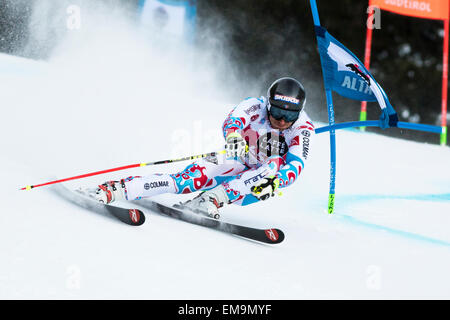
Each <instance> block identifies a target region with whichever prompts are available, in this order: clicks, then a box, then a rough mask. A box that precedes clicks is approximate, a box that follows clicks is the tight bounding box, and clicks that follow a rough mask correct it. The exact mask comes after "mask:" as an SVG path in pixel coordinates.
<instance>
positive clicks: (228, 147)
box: [225, 132, 248, 159]
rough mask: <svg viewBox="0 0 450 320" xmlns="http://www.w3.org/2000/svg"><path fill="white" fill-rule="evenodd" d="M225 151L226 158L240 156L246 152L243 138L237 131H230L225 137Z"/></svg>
mask: <svg viewBox="0 0 450 320" xmlns="http://www.w3.org/2000/svg"><path fill="white" fill-rule="evenodd" d="M225 140H226V144H225V151H226V152H227V158H233V159H235V158H240V157H243V156H244V155H245V154H246V153H247V152H248V146H247V143H246V142H245V140H244V138H242V136H241V135H240V134H239V133H238V132H231V133H229V134H228V135H227V137H226V139H225Z"/></svg>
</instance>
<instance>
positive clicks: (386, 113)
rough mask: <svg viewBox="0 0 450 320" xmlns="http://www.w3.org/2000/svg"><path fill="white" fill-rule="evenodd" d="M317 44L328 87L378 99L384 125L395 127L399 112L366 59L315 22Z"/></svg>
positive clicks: (356, 97) (348, 94) (347, 94)
mask: <svg viewBox="0 0 450 320" xmlns="http://www.w3.org/2000/svg"><path fill="white" fill-rule="evenodd" d="M315 32H316V37H317V44H318V48H319V54H320V57H321V59H320V60H321V63H322V70H323V73H324V82H325V90H331V91H335V92H336V93H338V94H340V95H341V96H344V97H346V98H349V99H353V100H359V101H377V102H378V104H379V105H380V108H381V111H382V114H381V117H380V127H381V128H387V127H395V126H396V125H397V122H398V117H397V113H396V112H395V110H394V108H393V107H392V105H391V103H390V102H389V99H388V97H387V95H386V93H385V92H384V90H383V88H381V87H380V85H379V84H378V83H377V82H376V81H375V79H374V77H373V76H372V75H371V74H370V72H369V71H368V70H367V69H366V68H365V67H364V65H363V63H361V61H359V59H358V58H357V57H356V56H355V55H354V54H353V53H352V52H351V51H350V50H348V49H347V48H346V47H345V46H344V45H342V44H341V43H340V42H339V41H338V40H336V39H335V38H334V37H333V36H332V35H330V34H329V33H328V31H327V30H326V29H325V28H323V27H321V26H317V25H316V26H315Z"/></svg>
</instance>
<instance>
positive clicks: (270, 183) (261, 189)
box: [250, 176, 280, 200]
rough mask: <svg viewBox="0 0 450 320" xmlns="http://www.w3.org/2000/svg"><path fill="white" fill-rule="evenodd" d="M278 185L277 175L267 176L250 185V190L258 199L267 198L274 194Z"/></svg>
mask: <svg viewBox="0 0 450 320" xmlns="http://www.w3.org/2000/svg"><path fill="white" fill-rule="evenodd" d="M279 186H280V180H278V178H277V176H269V177H265V178H263V179H262V180H261V181H260V182H259V183H258V184H256V185H254V186H253V187H251V189H250V191H251V192H252V195H254V196H255V197H256V198H258V200H267V199H269V198H270V197H273V196H274V195H275V191H276V190H277V189H278V187H279Z"/></svg>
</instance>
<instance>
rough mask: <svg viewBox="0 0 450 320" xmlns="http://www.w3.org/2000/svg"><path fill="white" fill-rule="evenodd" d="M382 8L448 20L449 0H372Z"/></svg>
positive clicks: (403, 13)
mask: <svg viewBox="0 0 450 320" xmlns="http://www.w3.org/2000/svg"><path fill="white" fill-rule="evenodd" d="M370 4H371V5H374V6H378V7H380V9H383V10H387V11H391V12H394V13H398V14H402V15H405V16H412V17H417V18H425V19H438V20H447V19H448V18H449V0H371V2H370Z"/></svg>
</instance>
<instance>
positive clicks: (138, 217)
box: [128, 209, 145, 226]
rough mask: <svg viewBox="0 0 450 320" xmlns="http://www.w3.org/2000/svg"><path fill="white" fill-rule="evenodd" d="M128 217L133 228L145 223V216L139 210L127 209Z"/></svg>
mask: <svg viewBox="0 0 450 320" xmlns="http://www.w3.org/2000/svg"><path fill="white" fill-rule="evenodd" d="M128 215H129V217H130V224H131V225H133V226H140V225H142V224H144V222H145V215H144V213H143V212H142V211H141V210H138V209H129V210H128Z"/></svg>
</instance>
